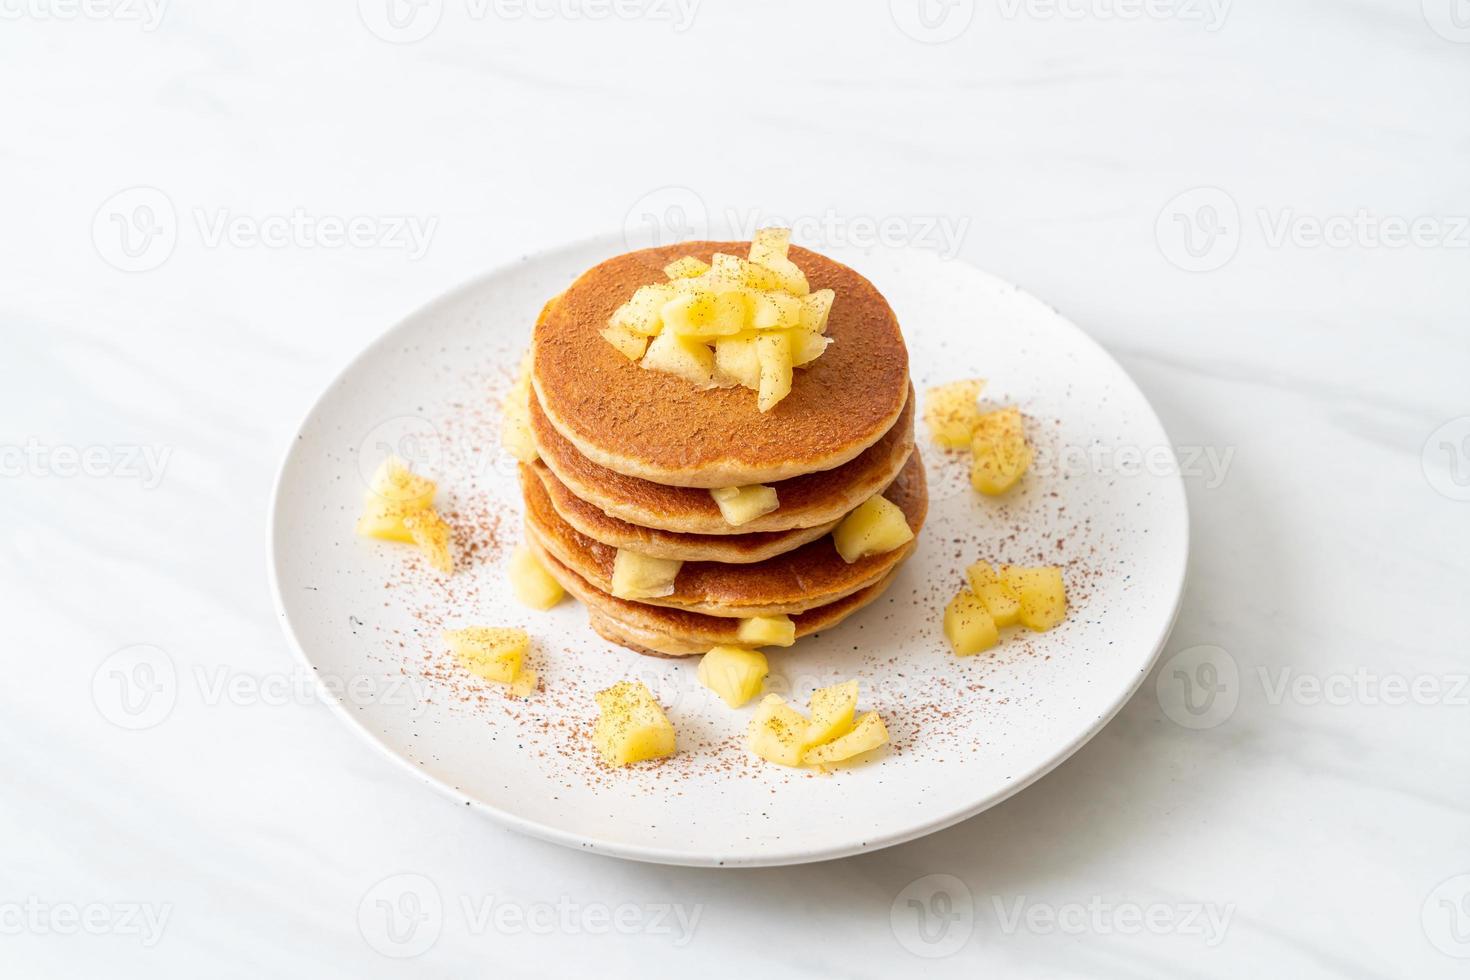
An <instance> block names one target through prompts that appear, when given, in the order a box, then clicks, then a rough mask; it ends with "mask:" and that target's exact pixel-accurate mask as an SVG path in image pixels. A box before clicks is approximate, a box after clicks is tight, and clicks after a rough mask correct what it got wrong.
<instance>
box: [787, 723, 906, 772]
mask: <svg viewBox="0 0 1470 980" xmlns="http://www.w3.org/2000/svg"><path fill="white" fill-rule="evenodd" d="M887 741H888V728H887V727H886V726H885V725H884V724H883V719H882V718H879V717H878V713H877V712H876V711H869V712H868V713H867V714H865V715H863V716H862V717H861V718H859V719H858V720H857V724H855V725H854V726H853V728H852V731H850V732H848V733H847V734H846V735H843V736H841V737H840V738H837V739H834V740H833V741H831V742H828V743H827V744H826V745H818V746H816V747H815V748H812V749H808V750H807V752H806V753H805V755H804V757H803V759H802V761H803V762H807V763H809V764H812V765H828V764H830V763H833V762H846V761H848V760H849V759H853V758H856V757H857V756H859V755H862V754H863V753H864V752H871V751H873V750H874V749H876V748H878V746H880V745H882V744H884V743H885V742H887Z"/></svg>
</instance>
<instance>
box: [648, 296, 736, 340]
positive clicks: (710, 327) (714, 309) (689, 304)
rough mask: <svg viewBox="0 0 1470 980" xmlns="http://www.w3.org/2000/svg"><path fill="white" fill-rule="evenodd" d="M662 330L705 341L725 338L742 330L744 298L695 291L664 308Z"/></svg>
mask: <svg viewBox="0 0 1470 980" xmlns="http://www.w3.org/2000/svg"><path fill="white" fill-rule="evenodd" d="M662 316H663V321H664V330H665V331H670V330H672V331H673V332H674V333H676V334H678V335H679V336H680V337H686V338H692V339H699V340H704V339H707V338H715V337H728V336H731V335H732V334H737V333H740V332H741V331H742V330H744V329H745V319H746V308H745V296H744V294H742V293H737V292H725V293H713V292H710V291H708V290H702V291H701V290H694V291H690V292H687V293H684V294H683V295H681V296H679V297H678V298H677V299H675V300H673V301H671V302H670V303H668V304H667V305H666V306H664V308H663V312H662Z"/></svg>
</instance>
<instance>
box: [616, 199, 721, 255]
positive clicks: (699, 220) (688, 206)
mask: <svg viewBox="0 0 1470 980" xmlns="http://www.w3.org/2000/svg"><path fill="white" fill-rule="evenodd" d="M708 234H709V208H707V207H706V206H705V203H704V198H702V197H700V196H699V195H698V194H696V193H695V192H694V191H692V190H690V189H689V188H687V187H660V188H659V189H658V190H655V191H649V192H648V193H647V194H644V195H643V196H642V197H640V198H639V199H638V200H637V201H635V202H634V203H633V206H632V207H631V208H629V209H628V213H627V215H626V216H625V217H624V218H623V241H624V242H625V243H626V244H627V246H628V247H629V248H630V249H635V248H653V247H655V246H659V245H673V244H675V243H676V242H687V241H690V240H691V239H696V238H704V237H705V236H706V235H708Z"/></svg>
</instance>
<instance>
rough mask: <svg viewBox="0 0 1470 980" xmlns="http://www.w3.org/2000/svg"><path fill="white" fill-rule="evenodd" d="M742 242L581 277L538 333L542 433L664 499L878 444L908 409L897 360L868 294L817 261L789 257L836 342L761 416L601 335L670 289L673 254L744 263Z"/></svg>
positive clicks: (684, 249)
mask: <svg viewBox="0 0 1470 980" xmlns="http://www.w3.org/2000/svg"><path fill="white" fill-rule="evenodd" d="M749 249H750V243H749V242H686V243H684V244H682V245H670V246H665V247H662V248H655V249H644V250H642V251H639V252H629V253H627V254H625V255H619V256H617V257H615V258H612V259H609V260H607V261H606V262H603V263H602V264H601V265H598V266H595V267H594V268H592V269H591V270H589V271H587V272H585V273H583V274H582V276H581V277H580V278H579V279H577V281H576V282H574V283H572V285H571V286H570V287H569V288H568V289H567V291H566V292H565V293H563V294H562V295H561V297H560V298H558V299H557V300H556V301H555V302H554V303H553V304H552V305H551V307H550V309H548V310H547V311H546V312H545V315H544V316H542V317H541V318H540V320H539V321H538V322H537V324H536V330H535V334H534V339H533V342H532V351H533V358H534V361H533V366H532V382H533V385H534V387H535V391H536V396H537V398H538V399H539V400H540V404H541V407H542V409H543V410H544V412H545V414H546V417H547V419H548V420H549V421H550V423H551V425H552V426H554V427H555V428H556V430H557V431H558V432H560V433H561V434H562V436H564V437H565V438H566V439H567V440H568V441H569V442H570V443H571V444H572V445H573V446H575V447H576V449H577V451H578V452H580V453H581V454H582V455H583V456H585V457H587V458H588V459H590V460H592V461H593V462H594V463H597V464H598V465H600V466H604V467H607V468H608V469H610V470H614V471H616V472H618V473H622V474H625V475H627V476H633V477H638V478H640V479H643V480H650V481H653V482H655V483H663V484H667V485H671V486H683V487H705V488H709V487H731V486H743V485H746V484H751V483H774V482H776V481H778V480H787V479H790V478H792V477H795V476H800V475H802V474H803V473H812V472H815V471H818V470H829V469H832V468H833V467H836V466H841V465H842V464H843V463H846V462H847V461H848V460H850V459H853V458H854V457H856V456H858V455H859V454H860V453H862V452H863V450H865V449H867V448H868V447H869V446H871V445H873V443H875V442H877V441H878V440H879V439H881V438H882V437H883V434H884V433H886V432H887V431H888V430H889V429H891V428H892V427H893V424H894V422H895V421H897V419H898V416H899V413H900V412H902V411H903V407H904V404H905V402H906V401H907V399H908V390H909V381H908V370H909V363H908V351H907V349H906V348H905V347H904V343H903V336H902V335H901V334H900V333H899V329H898V320H897V318H896V317H895V316H894V314H893V310H892V309H891V308H890V307H889V306H888V302H887V301H886V300H884V298H883V296H882V295H881V294H880V293H879V292H878V290H877V289H876V288H874V286H873V284H872V283H870V282H868V280H866V279H864V278H863V277H862V276H861V275H859V274H858V273H857V272H855V271H853V270H852V269H849V268H848V267H847V266H845V265H842V264H841V263H839V262H834V261H832V260H831V259H828V258H825V257H824V256H821V255H818V254H817V253H816V252H811V251H808V250H807V249H804V248H798V247H796V246H792V248H791V250H790V253H789V254H790V258H791V259H792V261H794V262H795V263H796V264H797V265H798V266H799V267H800V268H801V270H802V271H803V272H804V273H806V276H807V279H808V281H809V282H810V283H811V287H812V289H813V290H817V289H832V290H833V291H834V292H835V293H836V299H835V300H834V302H833V305H832V315H831V318H830V319H829V320H828V325H827V336H829V337H831V338H832V340H833V343H832V345H831V346H830V347H828V349H827V351H826V353H825V354H823V355H822V356H821V357H819V358H818V359H817V360H816V361H814V362H812V363H811V364H809V365H808V366H807V367H805V368H800V369H798V370H797V371H796V373H795V380H794V382H793V384H792V388H791V393H790V394H789V395H787V396H786V398H784V399H783V400H782V401H781V402H780V404H778V405H776V406H775V407H774V408H773V409H771V410H770V411H769V412H764V413H763V412H761V411H760V410H759V409H758V408H757V406H756V393H755V392H753V391H750V390H749V389H747V388H742V387H733V388H716V389H712V390H708V391H706V390H701V389H700V388H697V387H696V386H694V385H693V384H691V383H689V382H688V381H686V380H684V379H683V378H680V377H677V376H675V375H671V374H666V373H664V372H662V371H651V370H647V369H645V368H642V367H640V366H638V365H637V364H635V363H634V362H632V361H630V360H628V359H627V358H626V357H624V356H623V355H622V354H620V353H618V351H617V350H616V349H614V348H613V346H612V345H611V344H609V343H608V342H607V341H606V340H604V339H603V338H602V337H601V336H599V335H598V331H600V330H602V329H603V328H604V327H605V326H606V325H607V320H608V317H609V316H611V315H612V313H613V311H614V310H616V309H617V308H618V307H619V306H621V305H622V304H623V303H624V302H626V301H627V300H628V299H629V298H630V297H631V296H632V295H633V293H634V291H635V290H637V288H638V287H639V286H643V285H646V284H648V283H652V282H664V281H667V280H666V278H665V277H664V275H663V273H662V271H661V270H662V268H663V266H665V265H667V264H668V263H670V262H672V261H674V260H675V259H677V258H679V257H681V256H684V255H694V256H697V257H698V258H700V259H703V260H705V261H709V259H710V257H711V256H712V255H713V254H714V253H715V252H729V253H733V254H736V255H745V254H747V253H748V251H749Z"/></svg>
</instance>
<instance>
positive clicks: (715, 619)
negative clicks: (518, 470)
mask: <svg viewBox="0 0 1470 980" xmlns="http://www.w3.org/2000/svg"><path fill="white" fill-rule="evenodd" d="M530 544H531V548H532V550H533V551H535V552H536V553H537V556H538V557H539V558H540V559H541V562H542V564H544V565H545V566H546V570H547V571H548V572H550V573H551V577H552V578H554V579H556V580H557V581H558V582H560V583H561V584H562V587H563V588H565V589H566V590H567V591H568V592H570V593H571V594H572V595H574V596H576V597H577V598H578V599H580V600H581V601H582V603H583V605H585V606H586V607H587V618H588V620H589V622H590V623H591V625H592V628H593V629H594V630H596V631H597V632H598V634H599V635H601V636H602V637H603V638H604V639H606V640H608V641H610V642H612V643H616V644H618V645H620V646H625V647H627V648H628V649H630V650H635V651H637V652H638V653H646V654H651V655H653V656H656V657H688V656H694V655H697V654H702V653H707V652H708V651H709V649H710V647H715V646H720V645H721V644H737V643H738V642H739V639H738V637H737V635H736V633H737V631H738V630H739V629H740V621H739V620H738V619H729V618H726V617H721V616H705V615H702V614H700V613H694V612H686V611H685V610H682V609H669V608H666V607H663V606H650V605H647V604H645V603H641V602H629V601H628V600H626V599H618V598H615V597H613V596H610V595H608V594H607V593H606V592H603V591H602V590H600V589H597V588H595V587H593V586H592V585H590V584H588V582H587V581H586V579H583V578H582V577H581V576H579V575H578V574H577V573H576V572H574V571H572V570H571V569H570V568H568V567H567V566H565V565H563V564H562V563H561V562H559V561H557V560H556V558H555V556H553V555H551V554H549V553H548V552H547V551H546V549H544V548H542V547H541V546H540V545H539V544H538V543H537V542H536V541H535V539H534V538H533V539H532V540H531V542H530ZM897 574H898V571H897V569H894V570H893V571H891V572H889V573H888V574H887V575H886V576H884V577H883V579H882V580H881V581H879V582H877V583H875V584H873V585H870V586H868V587H867V588H865V589H859V590H858V591H857V592H854V593H853V594H852V595H849V596H846V597H845V598H842V599H839V600H837V601H836V602H833V603H829V604H827V605H825V606H819V607H818V608H816V609H812V610H809V611H807V612H804V613H801V614H799V615H797V616H793V617H792V621H793V622H795V624H796V635H797V637H798V638H800V637H803V636H810V635H811V634H813V633H816V632H819V631H821V630H825V629H831V628H832V627H834V626H836V625H837V624H838V623H840V622H842V621H843V620H844V619H846V618H847V617H848V616H851V615H852V614H853V613H855V612H857V611H858V610H859V609H861V608H863V607H864V606H866V605H868V604H869V603H870V602H872V601H873V600H874V599H877V598H878V597H879V596H881V595H882V594H883V592H884V590H885V589H887V588H888V586H889V584H890V583H891V582H892V581H893V579H894V577H895V576H896V575H897ZM772 649H779V648H772Z"/></svg>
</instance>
